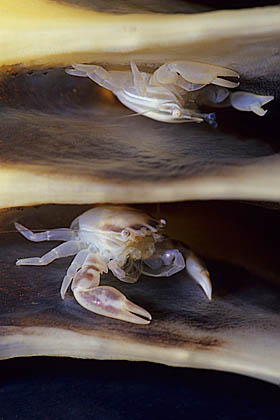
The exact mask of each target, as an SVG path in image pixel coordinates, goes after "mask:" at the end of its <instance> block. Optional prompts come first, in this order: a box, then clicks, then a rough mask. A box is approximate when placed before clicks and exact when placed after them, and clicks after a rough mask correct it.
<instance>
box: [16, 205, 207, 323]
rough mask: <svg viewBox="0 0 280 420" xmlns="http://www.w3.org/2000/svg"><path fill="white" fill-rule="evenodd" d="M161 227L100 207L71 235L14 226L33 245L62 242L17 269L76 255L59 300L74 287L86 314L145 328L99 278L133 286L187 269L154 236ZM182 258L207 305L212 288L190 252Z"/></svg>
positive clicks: (135, 310) (144, 317)
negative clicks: (140, 280)
mask: <svg viewBox="0 0 280 420" xmlns="http://www.w3.org/2000/svg"><path fill="white" fill-rule="evenodd" d="M164 225H165V221H164V220H160V221H157V220H156V219H154V218H152V217H150V216H148V215H147V214H145V213H143V212H141V211H139V210H136V209H133V208H130V207H125V206H100V207H96V208H93V209H91V210H88V211H86V212H85V213H83V214H82V215H81V216H79V217H77V218H76V219H75V220H74V221H73V222H72V224H71V226H70V228H69V229H67V228H66V229H53V230H49V231H44V232H40V233H33V232H32V231H30V230H29V229H27V228H25V227H24V226H22V225H20V224H19V223H16V224H15V226H16V229H17V230H18V231H19V232H20V233H21V234H22V235H23V236H24V237H25V238H27V239H29V240H31V241H34V242H40V241H46V240H61V241H64V243H63V244H61V245H59V246H58V247H56V248H53V249H52V250H51V251H49V252H48V253H47V254H45V255H43V256H42V257H33V258H26V259H21V260H18V261H17V263H16V264H17V265H47V264H49V263H51V262H52V261H54V260H55V259H57V258H62V257H67V256H70V255H75V258H74V259H73V261H72V263H71V265H70V266H69V268H68V270H67V273H66V276H65V277H64V279H63V282H62V286H61V297H62V299H64V297H65V293H66V291H67V289H68V287H69V286H70V284H71V282H72V286H71V288H72V291H73V293H74V296H75V298H76V300H77V301H78V302H79V303H80V305H81V306H83V307H84V308H86V309H88V310H89V311H91V312H95V313H97V314H100V315H104V316H109V317H111V318H116V319H121V320H123V321H128V322H133V323H136V324H148V323H149V322H150V320H151V315H150V314H149V313H148V312H147V311H146V310H145V309H143V308H141V307H139V306H137V305H135V304H134V303H132V302H130V301H129V300H128V299H126V297H125V296H124V295H123V294H122V293H120V292H119V291H118V290H117V289H115V288H113V287H110V286H100V285H99V284H100V275H101V274H102V273H107V272H108V270H111V272H112V273H113V274H114V275H115V276H116V277H117V278H118V279H120V280H122V281H125V282H129V283H133V282H135V281H137V280H138V278H139V276H140V274H141V273H143V274H146V275H149V276H155V277H157V276H171V275H172V274H175V273H176V272H178V271H180V270H182V269H183V268H184V267H185V260H184V257H183V255H182V254H181V252H180V251H179V250H178V249H170V248H169V245H170V243H169V242H168V240H167V239H166V238H165V237H164V236H162V235H160V234H159V233H158V230H159V229H161V228H162V227H163V226H164ZM185 257H186V267H187V270H188V272H189V273H190V274H191V276H192V277H193V278H194V279H195V280H196V281H197V282H198V283H199V284H200V286H201V287H202V288H203V290H204V291H205V293H206V294H207V296H208V298H209V299H211V283H210V280H209V274H208V272H207V270H206V268H205V267H204V265H203V263H202V262H201V261H200V260H199V259H198V258H197V257H196V256H195V255H194V254H193V253H192V252H190V251H189V250H186V254H185ZM138 315H140V316H138Z"/></svg>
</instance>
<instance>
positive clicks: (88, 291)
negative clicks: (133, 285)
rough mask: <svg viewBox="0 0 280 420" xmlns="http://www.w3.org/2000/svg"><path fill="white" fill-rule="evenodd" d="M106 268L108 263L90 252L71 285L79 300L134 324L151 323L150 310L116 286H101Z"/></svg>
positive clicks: (93, 310) (96, 311) (93, 308)
mask: <svg viewBox="0 0 280 420" xmlns="http://www.w3.org/2000/svg"><path fill="white" fill-rule="evenodd" d="M106 270H107V265H106V264H105V263H104V262H103V260H102V258H101V257H100V256H98V255H97V254H90V255H89V256H88V257H87V258H86V260H85V262H84V264H83V266H82V268H81V270H79V271H78V272H77V273H76V275H75V276H74V280H73V283H72V287H71V288H72V290H73V293H74V296H75V299H76V300H77V302H78V303H79V304H80V305H81V306H83V308H85V309H87V310H88V311H91V312H94V313H96V314H99V315H104V316H107V317H110V318H115V319H120V320H122V321H127V322H132V323H134V324H142V325H144V324H149V323H150V320H151V319H152V317H151V315H150V314H149V312H147V311H146V310H145V309H143V308H141V307H140V306H138V305H135V303H132V302H130V301H129V300H128V299H127V298H126V297H125V295H123V294H122V293H121V292H119V291H118V290H117V289H115V288H114V287H111V286H99V283H100V274H102V273H103V272H104V271H106ZM135 314H137V315H140V316H142V317H143V318H141V317H140V316H137V315H135ZM144 318H147V319H144Z"/></svg>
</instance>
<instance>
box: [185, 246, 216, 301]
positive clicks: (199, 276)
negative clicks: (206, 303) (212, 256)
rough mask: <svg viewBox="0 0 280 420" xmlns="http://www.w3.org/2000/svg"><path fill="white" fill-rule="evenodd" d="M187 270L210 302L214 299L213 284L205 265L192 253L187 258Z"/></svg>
mask: <svg viewBox="0 0 280 420" xmlns="http://www.w3.org/2000/svg"><path fill="white" fill-rule="evenodd" d="M186 269H187V272H188V273H189V274H190V275H191V277H192V278H193V279H194V280H195V281H196V282H197V283H198V284H199V285H200V287H201V288H202V290H203V291H204V293H205V294H206V296H207V297H208V299H209V300H211V299H212V284H211V281H210V276H209V272H208V270H207V268H206V267H205V264H204V263H203V262H202V261H201V259H200V258H198V257H197V256H196V255H194V254H193V253H192V252H190V253H189V255H188V256H187V257H186Z"/></svg>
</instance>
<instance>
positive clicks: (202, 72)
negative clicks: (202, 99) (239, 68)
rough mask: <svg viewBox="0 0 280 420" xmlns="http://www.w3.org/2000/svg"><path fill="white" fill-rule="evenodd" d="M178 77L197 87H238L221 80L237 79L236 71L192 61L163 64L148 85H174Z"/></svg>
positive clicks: (235, 83)
mask: <svg viewBox="0 0 280 420" xmlns="http://www.w3.org/2000/svg"><path fill="white" fill-rule="evenodd" d="M179 75H180V76H181V77H183V79H185V80H187V81H188V82H190V83H194V84H198V85H207V84H210V83H213V84H215V85H218V86H224V87H228V88H235V87H237V86H238V85H239V83H238V82H231V81H229V80H226V79H223V77H236V78H239V74H238V73H237V72H236V71H234V70H230V69H227V68H225V67H219V66H215V65H212V64H206V63H196V62H193V61H177V62H174V63H167V64H163V65H162V66H160V67H159V68H158V69H157V70H156V71H155V72H154V73H153V75H152V77H151V79H150V83H151V84H153V85H158V84H176V82H177V80H179Z"/></svg>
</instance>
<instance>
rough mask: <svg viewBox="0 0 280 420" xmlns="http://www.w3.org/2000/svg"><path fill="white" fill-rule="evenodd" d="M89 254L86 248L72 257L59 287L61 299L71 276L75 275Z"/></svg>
mask: <svg viewBox="0 0 280 420" xmlns="http://www.w3.org/2000/svg"><path fill="white" fill-rule="evenodd" d="M88 254H89V251H88V249H82V250H81V251H79V252H78V254H77V255H76V256H75V258H74V259H73V261H72V263H71V265H70V266H69V268H68V270H67V273H66V276H65V277H64V279H63V281H62V285H61V289H60V295H61V297H62V299H64V297H65V293H66V292H67V289H68V287H69V286H70V283H71V281H72V280H73V277H74V276H75V275H76V273H77V271H78V270H80V268H81V267H82V265H83V264H84V262H85V260H86V258H87V256H88Z"/></svg>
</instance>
